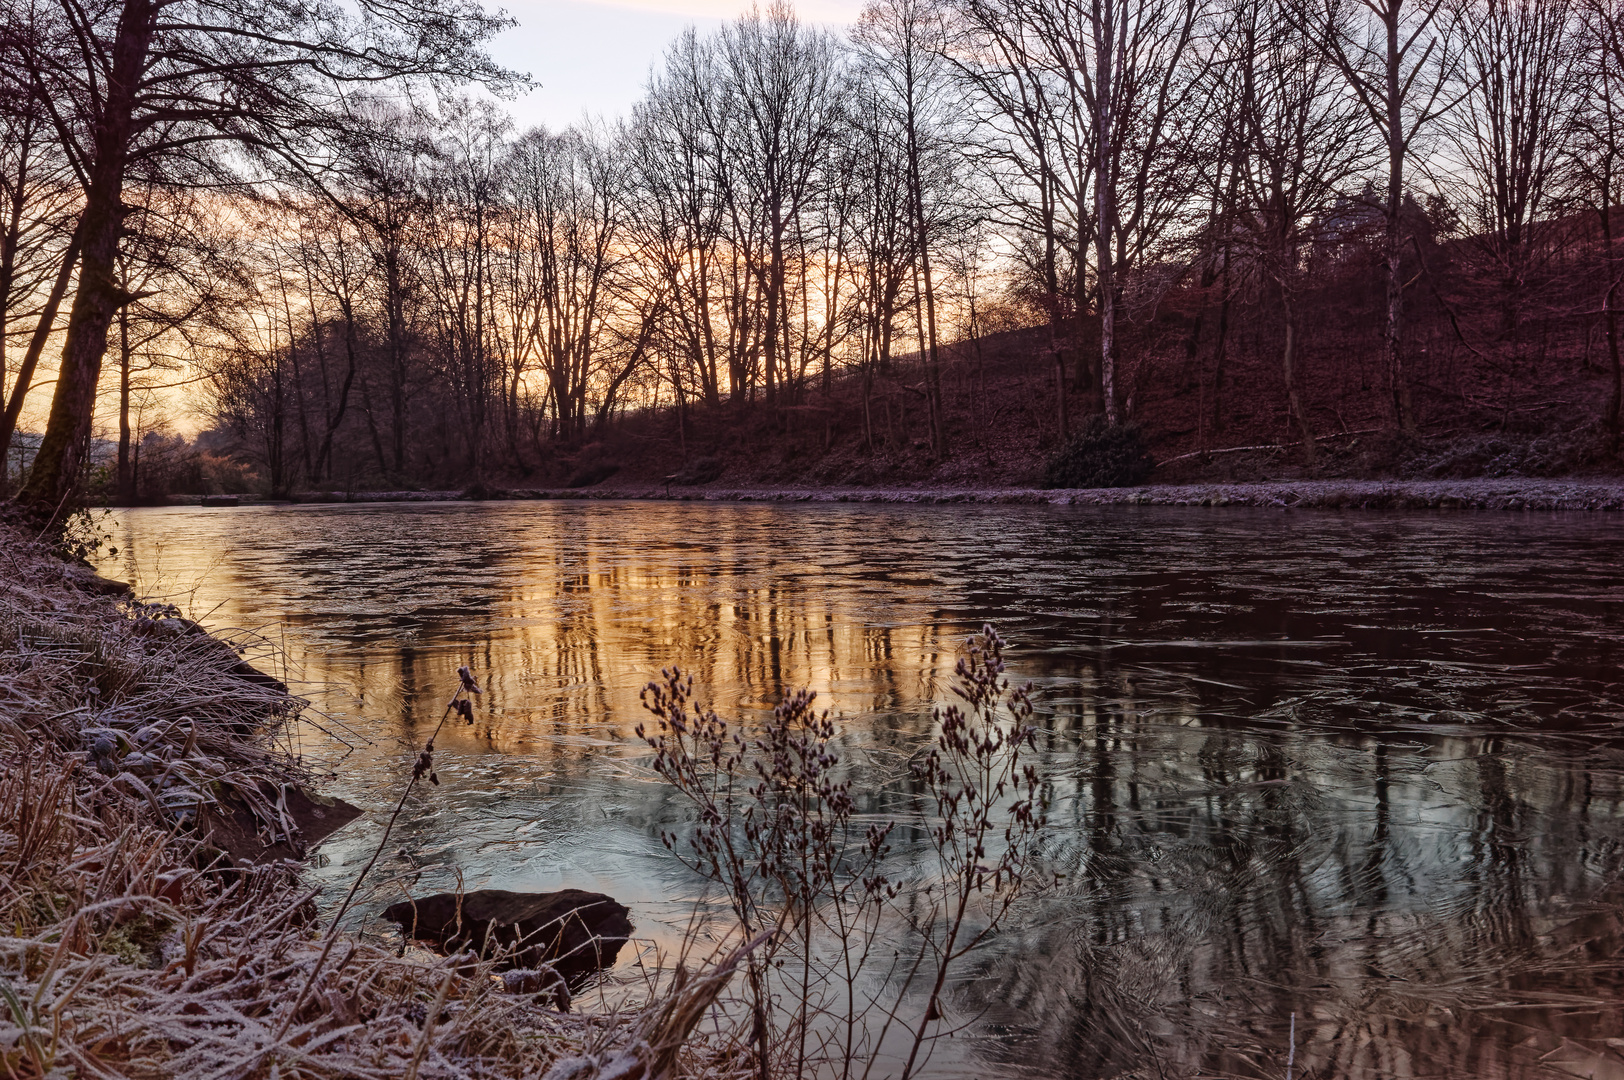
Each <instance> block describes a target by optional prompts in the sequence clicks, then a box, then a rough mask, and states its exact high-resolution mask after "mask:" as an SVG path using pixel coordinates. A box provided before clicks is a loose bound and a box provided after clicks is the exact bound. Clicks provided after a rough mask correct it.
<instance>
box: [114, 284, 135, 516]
mask: <svg viewBox="0 0 1624 1080" xmlns="http://www.w3.org/2000/svg"><path fill="white" fill-rule="evenodd" d="M130 436H131V432H130V309H129V306H128V305H126V306H124V307H122V308H120V309H119V312H118V499H119V502H121V503H123V504H124V505H125V506H134V505H135V463H134V462H133V461H131V460H130Z"/></svg>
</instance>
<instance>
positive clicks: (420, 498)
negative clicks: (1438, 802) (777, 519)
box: [167, 478, 1624, 511]
mask: <svg viewBox="0 0 1624 1080" xmlns="http://www.w3.org/2000/svg"><path fill="white" fill-rule="evenodd" d="M233 500H235V501H233ZM558 500H573V501H605V500H632V501H651V502H786V503H788V502H793V503H805V502H815V503H836V502H841V503H882V504H952V503H970V504H989V505H1034V506H1043V505H1047V506H1214V507H1216V506H1246V507H1260V508H1270V509H1280V510H1290V509H1305V510H1307V509H1326V510H1496V511H1506V510H1523V511H1530V510H1540V511H1558V510H1562V511H1573V510H1588V511H1620V510H1624V479H1615V478H1597V479H1543V478H1509V479H1493V480H1490V479H1473V480H1281V481H1264V482H1254V483H1244V484H1217V483H1207V484H1156V485H1147V486H1144V487H1132V488H1073V489H1054V490H1044V489H1039V488H959V487H953V488H947V487H919V488H911V487H895V488H835V487H829V488H823V487H816V488H813V487H800V488H798V487H787V488H776V487H729V486H723V485H708V486H704V487H682V486H679V485H674V484H672V485H667V484H663V483H660V484H653V485H647V484H643V485H636V486H624V487H589V488H514V489H508V490H498V489H488V490H486V491H485V492H483V493H481V494H480V495H478V496H475V495H472V494H469V493H468V492H466V491H352V492H345V491H315V492H298V493H296V494H295V495H294V497H292V498H290V499H274V500H273V499H265V498H260V497H257V496H225V497H218V496H210V497H204V496H176V497H171V498H170V499H169V500H168V503H167V505H170V506H198V505H208V506H215V507H230V506H234V505H245V506H250V505H289V504H296V505H297V504H306V503H309V504H315V505H324V504H333V503H417V502H452V501H484V502H504V501H538V502H539V501H558Z"/></svg>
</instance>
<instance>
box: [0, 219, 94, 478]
mask: <svg viewBox="0 0 1624 1080" xmlns="http://www.w3.org/2000/svg"><path fill="white" fill-rule="evenodd" d="M78 261H79V234H78V233H75V234H74V235H73V238H72V239H71V240H70V241H69V242H68V249H67V250H66V251H65V252H63V253H62V265H61V267H60V268H59V269H58V270H57V273H56V280H55V281H54V282H52V283H51V292H50V295H49V296H47V297H46V298H45V306H44V307H43V308H42V309H41V310H40V313H39V322H38V324H36V325H35V327H34V336H33V337H32V338H31V339H30V340H29V342H28V351H27V352H26V353H24V354H23V360H22V363H21V364H20V365H18V367H17V379H16V382H15V383H13V384H12V387H11V398H10V400H9V401H7V402H6V411H5V414H4V415H3V416H0V462H4V461H6V459H7V455H9V454H10V453H11V439H12V436H13V435H14V434H15V433H16V431H17V420H18V418H19V417H20V416H22V412H23V401H24V400H25V399H26V398H27V397H28V391H29V389H30V388H31V387H32V386H33V382H34V370H35V368H37V367H38V366H39V360H40V357H41V356H42V355H43V354H44V352H45V344H46V342H47V341H48V340H49V339H50V337H51V329H52V327H54V326H55V325H56V313H57V311H58V310H60V308H61V307H62V298H63V297H64V296H66V295H67V292H68V283H69V282H70V281H71V280H72V279H73V268H74V266H75V265H77V263H78ZM3 473H4V469H3V468H0V475H3Z"/></svg>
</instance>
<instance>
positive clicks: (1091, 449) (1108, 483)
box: [1043, 416, 1155, 488]
mask: <svg viewBox="0 0 1624 1080" xmlns="http://www.w3.org/2000/svg"><path fill="white" fill-rule="evenodd" d="M1154 467H1155V463H1154V462H1153V461H1151V460H1150V453H1149V452H1148V451H1147V450H1146V449H1145V440H1144V439H1143V438H1142V437H1141V436H1140V434H1139V425H1137V424H1120V425H1116V426H1112V425H1111V424H1108V423H1106V420H1105V417H1103V416H1091V417H1089V418H1088V420H1087V421H1086V422H1085V423H1084V424H1083V430H1081V431H1079V432H1078V433H1077V434H1076V435H1074V436H1072V439H1071V441H1070V442H1068V443H1066V445H1065V446H1062V447H1061V448H1060V450H1059V451H1058V452H1056V453H1055V455H1054V456H1053V457H1051V458H1050V459H1049V463H1048V465H1047V466H1045V468H1044V470H1043V486H1044V487H1046V488H1107V487H1134V486H1135V485H1138V484H1143V483H1144V482H1145V481H1146V480H1149V479H1150V470H1151V469H1152V468H1154Z"/></svg>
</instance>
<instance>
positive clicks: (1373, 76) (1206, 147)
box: [0, 0, 1624, 509]
mask: <svg viewBox="0 0 1624 1080" xmlns="http://www.w3.org/2000/svg"><path fill="white" fill-rule="evenodd" d="M358 10H360V11H361V12H362V14H361V15H359V16H356V17H355V18H354V19H350V18H349V17H348V16H345V15H344V14H343V13H342V12H337V11H333V12H327V11H316V10H314V9H306V8H305V7H304V6H302V5H298V4H293V3H285V4H277V5H273V7H272V9H270V10H269V11H268V12H266V13H265V14H263V16H262V15H261V14H260V13H259V12H258V6H257V5H246V4H237V3H233V2H203V0H139V2H138V0H107V2H102V3H84V2H81V0H61V2H60V3H59V4H58V5H51V6H42V5H35V4H26V3H22V2H21V0H7V2H6V4H5V8H4V12H5V14H4V26H3V29H0V51H3V52H4V55H5V62H4V63H3V64H0V124H3V125H4V140H3V143H0V331H3V332H0V349H3V352H0V373H3V376H4V383H3V386H0V391H3V399H4V413H3V417H0V462H4V463H5V466H6V467H5V471H4V473H3V479H4V483H5V484H6V485H7V486H8V487H10V488H16V489H19V490H20V491H21V494H22V497H23V500H24V501H25V502H28V503H31V504H32V505H35V506H37V507H44V508H47V509H49V508H51V507H54V506H58V505H61V504H62V502H63V500H64V499H65V498H66V497H67V496H68V494H69V493H70V492H72V491H78V490H80V489H82V488H85V487H87V486H88V487H89V488H90V489H91V490H93V491H96V492H99V493H100V494H101V495H102V496H104V497H107V498H112V499H117V500H119V501H123V502H134V501H137V500H139V499H141V498H143V497H147V496H161V495H162V494H164V493H165V492H166V491H173V490H197V491H207V490H217V491H244V492H247V491H257V492H260V493H264V494H270V495H273V496H280V495H286V494H289V493H292V492H296V491H300V490H318V489H319V490H326V489H335V488H344V489H356V488H372V489H383V490H394V489H411V488H423V487H431V488H433V487H437V488H446V487H470V488H474V489H480V488H484V487H495V486H499V485H503V484H520V483H528V484H530V485H532V486H536V485H547V484H552V485H560V484H568V485H570V486H577V487H578V486H583V485H586V484H592V483H598V482H601V481H603V480H605V479H607V478H609V477H610V476H612V475H614V474H615V473H616V472H618V471H621V470H623V469H624V472H622V475H623V476H624V475H631V474H638V475H644V476H655V477H659V476H664V475H671V476H676V477H678V478H679V479H681V480H683V481H684V482H703V481H705V480H710V479H714V478H715V476H716V475H719V474H720V473H722V472H724V471H727V472H729V473H730V475H743V474H749V475H750V476H752V477H754V478H758V479H765V480H769V481H770V480H779V481H784V480H788V479H797V480H808V479H810V480H812V481H816V482H823V483H837V482H843V483H879V482H885V481H886V480H887V479H889V480H892V481H896V480H899V479H905V480H910V481H921V480H923V481H927V482H928V481H930V480H932V479H935V480H942V479H944V478H961V479H962V478H972V479H973V478H975V477H977V476H981V477H988V476H992V475H995V474H996V475H997V476H999V477H1004V478H1014V479H1017V480H1020V479H1030V478H1031V477H1032V476H1035V475H1037V472H1039V471H1041V469H1042V467H1043V464H1044V461H1045V460H1047V459H1048V458H1050V457H1052V455H1054V454H1055V453H1057V452H1058V451H1059V450H1060V449H1062V448H1063V447H1064V446H1065V445H1066V444H1067V443H1068V440H1071V439H1074V438H1076V437H1077V436H1078V432H1086V431H1095V432H1097V431H1099V430H1101V429H1105V430H1117V429H1132V431H1134V432H1136V433H1138V434H1137V435H1136V436H1135V437H1137V438H1141V439H1142V440H1143V442H1144V443H1145V445H1147V446H1148V447H1149V452H1150V455H1151V456H1152V457H1153V458H1155V459H1156V460H1157V461H1158V462H1172V461H1175V460H1176V461H1178V462H1182V463H1184V464H1183V467H1185V468H1193V467H1198V466H1211V465H1212V464H1213V463H1214V462H1220V461H1224V460H1228V461H1240V460H1243V459H1235V458H1229V459H1225V458H1222V457H1221V456H1219V457H1213V456H1211V455H1215V454H1220V455H1221V453H1232V452H1235V451H1238V450H1259V449H1262V450H1268V451H1270V452H1271V454H1272V455H1273V456H1270V457H1268V460H1269V461H1271V462H1276V463H1277V464H1278V463H1280V462H1286V463H1289V466H1290V467H1292V468H1296V469H1299V470H1306V471H1308V472H1309V473H1313V472H1314V471H1316V470H1318V471H1319V472H1325V473H1331V472H1336V471H1338V470H1341V471H1343V472H1346V471H1348V470H1353V471H1359V470H1361V469H1362V470H1364V471H1367V472H1369V471H1371V470H1377V471H1379V470H1382V469H1389V470H1390V469H1402V468H1404V467H1410V466H1413V468H1412V471H1414V470H1415V469H1424V470H1431V473H1432V474H1439V475H1444V474H1447V475H1482V474H1485V473H1488V474H1506V473H1514V474H1515V473H1546V474H1550V473H1572V472H1575V471H1586V470H1591V471H1595V470H1601V471H1610V470H1613V469H1615V468H1616V467H1617V462H1618V457H1617V455H1618V446H1619V429H1620V379H1621V368H1620V343H1619V326H1618V312H1617V308H1618V304H1619V291H1620V280H1621V277H1624V257H1621V253H1620V251H1619V243H1620V242H1619V240H1618V239H1617V237H1616V236H1615V233H1616V232H1617V230H1618V228H1619V227H1620V220H1619V214H1620V212H1621V211H1620V203H1621V202H1624V195H1621V191H1624V178H1621V171H1624V159H1621V150H1624V84H1621V80H1624V5H1621V4H1620V3H1619V2H1617V0H1514V2H1509V3H1507V2H1502V0H1364V2H1360V3H1350V2H1346V0H1088V2H1083V0H875V2H874V3H872V4H871V5H870V6H869V7H868V8H867V9H866V11H865V12H864V14H863V16H862V18H861V19H860V20H859V21H858V22H857V23H856V24H855V25H853V26H851V27H849V28H845V29H834V28H826V27H820V26H816V25H812V24H809V23H806V22H803V21H801V20H799V19H798V18H797V16H796V14H795V13H794V11H793V10H792V9H791V8H789V7H786V6H780V5H774V6H770V7H767V8H763V9H758V10H753V11H751V12H750V13H748V14H746V15H743V16H741V17H739V18H738V19H736V20H735V21H733V22H731V23H729V24H727V25H726V26H724V27H723V28H722V29H721V30H720V31H718V32H716V33H714V34H709V35H701V34H699V33H697V32H695V31H692V30H691V31H689V32H688V33H686V34H685V35H683V36H681V37H680V38H678V39H677V40H676V41H674V42H672V43H671V45H670V46H669V48H668V50H667V52H666V54H665V55H664V57H663V58H662V59H661V60H660V61H659V62H658V63H657V64H656V65H655V67H654V69H653V71H652V72H651V74H650V77H649V81H648V84H647V87H646V92H645V93H644V96H643V98H642V100H641V101H640V102H639V103H638V104H637V106H636V107H635V108H634V109H633V110H632V111H631V113H630V114H629V115H626V116H621V117H614V118H599V119H589V120H583V121H582V122H581V123H580V124H578V125H576V126H573V127H570V128H567V129H564V130H559V131H548V130H542V129H531V130H519V129H518V127H517V126H516V125H515V123H514V122H513V120H512V119H511V117H510V116H509V114H508V113H507V111H506V110H505V107H504V104H503V101H502V97H503V96H504V95H507V94H510V93H511V92H516V91H519V90H522V89H523V88H524V87H525V86H526V85H527V82H528V79H529V76H528V75H526V74H523V73H515V72H508V71H504V70H501V69H500V68H498V67H497V66H496V65H494V64H493V63H492V62H491V61H490V60H489V59H488V57H487V56H486V54H485V53H484V52H483V51H482V49H483V44H484V42H485V41H486V40H488V38H489V36H490V35H491V34H492V33H494V32H495V31H496V30H497V29H500V27H501V26H502V25H504V24H503V21H502V19H501V18H499V17H497V16H492V15H489V14H486V13H484V12H482V11H480V10H479V9H477V8H473V7H467V6H458V5H452V4H446V5H438V6H436V5H430V7H428V8H424V9H423V10H422V11H417V9H412V10H406V9H396V8H393V7H390V6H388V5H382V6H377V9H376V11H375V10H374V6H370V5H369V6H365V7H363V8H362V9H358ZM367 13H370V14H367ZM143 20H144V21H143ZM347 20H348V21H347ZM121 65H123V66H121ZM536 74H537V75H538V76H542V75H544V74H545V73H536ZM47 398H49V401H50V407H49V412H48V414H47V411H46V400H47ZM1096 418H1097V419H1096ZM1361 438H1363V440H1364V442H1363V444H1362V445H1363V446H1364V447H1365V451H1364V456H1362V457H1359V456H1357V455H1353V454H1352V453H1351V451H1350V450H1349V447H1351V446H1353V445H1354V444H1356V443H1358V442H1359V440H1360V439H1361ZM1373 440H1374V442H1373ZM1376 444H1379V446H1380V447H1381V450H1380V452H1379V453H1375V454H1374V456H1373V454H1372V452H1371V451H1370V447H1371V446H1372V445H1376ZM1244 460H1247V461H1250V460H1252V459H1250V458H1248V459H1244ZM830 461H837V462H838V466H836V465H830V464H828V462H830ZM29 462H32V463H33V464H32V469H31V470H26V471H25V466H26V465H28V463H29ZM1417 462H1419V463H1420V464H1416V463H1417ZM672 470H676V471H675V472H674V473H673V472H672ZM1159 475H1170V474H1159Z"/></svg>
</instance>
